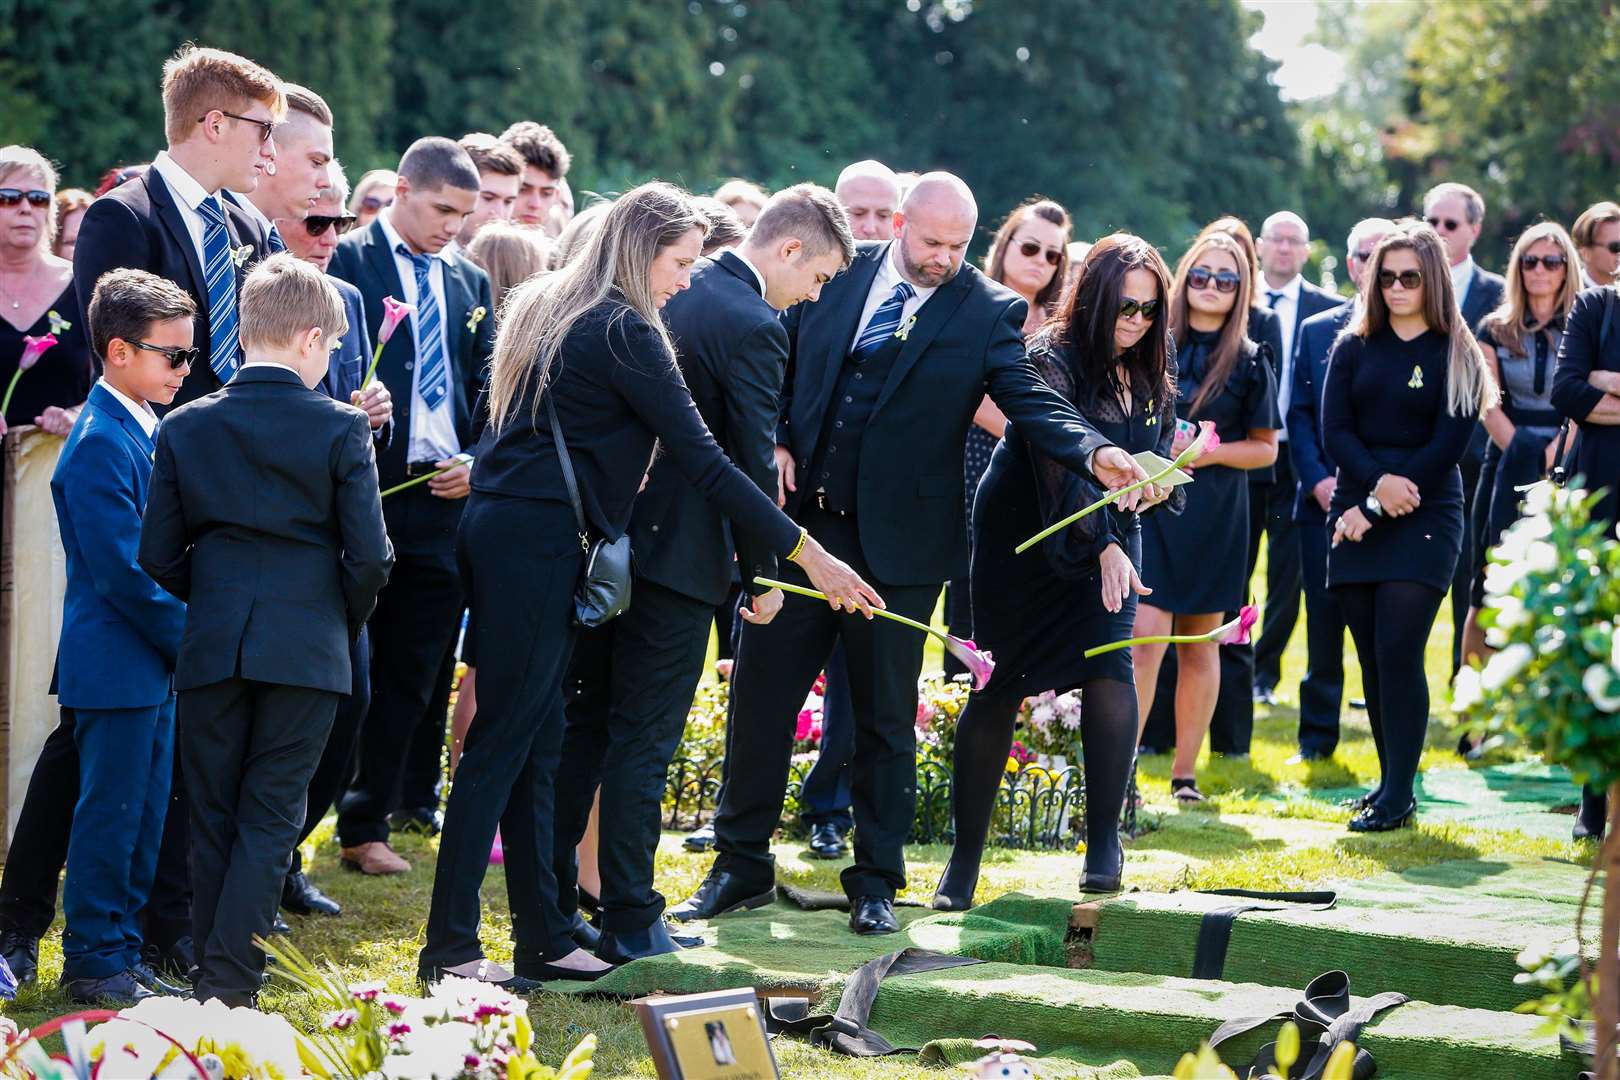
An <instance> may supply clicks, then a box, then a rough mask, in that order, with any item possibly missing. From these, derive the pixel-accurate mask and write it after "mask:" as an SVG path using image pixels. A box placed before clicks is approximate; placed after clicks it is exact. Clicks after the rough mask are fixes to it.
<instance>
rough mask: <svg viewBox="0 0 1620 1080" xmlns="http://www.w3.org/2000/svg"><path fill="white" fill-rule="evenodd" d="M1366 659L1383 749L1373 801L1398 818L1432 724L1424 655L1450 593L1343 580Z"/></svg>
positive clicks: (1371, 707)
mask: <svg viewBox="0 0 1620 1080" xmlns="http://www.w3.org/2000/svg"><path fill="white" fill-rule="evenodd" d="M1333 595H1334V596H1335V597H1336V598H1337V599H1338V601H1339V607H1340V610H1342V611H1343V612H1344V620H1345V622H1346V623H1347V624H1348V625H1349V627H1350V636H1351V637H1352V638H1353V639H1354V640H1355V643H1356V655H1357V656H1358V657H1360V659H1361V684H1362V689H1363V690H1364V691H1365V693H1366V697H1367V717H1368V719H1369V720H1370V721H1371V723H1372V735H1373V744H1374V745H1375V746H1376V747H1377V749H1378V767H1379V774H1380V779H1379V783H1378V787H1377V788H1376V789H1375V790H1374V792H1373V796H1372V799H1373V802H1374V804H1375V805H1377V806H1378V807H1379V808H1380V809H1382V810H1384V811H1386V812H1388V813H1390V814H1393V815H1400V814H1403V813H1405V812H1406V808H1407V807H1408V806H1409V805H1411V802H1412V785H1413V783H1415V782H1416V780H1417V771H1418V760H1419V759H1420V758H1421V757H1422V756H1423V738H1424V735H1425V734H1426V733H1427V731H1428V727H1429V681H1428V678H1427V676H1426V675H1425V673H1424V669H1423V652H1424V648H1425V646H1427V644H1428V641H1429V631H1430V630H1431V629H1432V628H1433V627H1434V618H1435V615H1437V614H1438V613H1439V611H1440V601H1441V600H1443V599H1444V598H1445V594H1444V593H1442V592H1441V591H1440V590H1439V589H1435V588H1432V587H1431V586H1428V585H1422V584H1419V583H1418V582H1415V581H1378V582H1370V583H1367V584H1356V585H1339V586H1336V587H1335V588H1334V590H1333Z"/></svg>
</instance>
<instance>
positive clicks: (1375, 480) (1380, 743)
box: [1322, 222, 1498, 832]
mask: <svg viewBox="0 0 1620 1080" xmlns="http://www.w3.org/2000/svg"><path fill="white" fill-rule="evenodd" d="M1497 396H1498V395H1497V388H1496V380H1495V378H1494V377H1493V376H1492V375H1491V372H1490V369H1489V368H1488V367H1487V366H1486V363H1485V358H1484V356H1483V355H1482V354H1481V352H1480V348H1479V345H1478V343H1477V342H1475V340H1474V335H1473V334H1472V333H1470V332H1469V330H1468V327H1467V325H1466V324H1464V322H1463V319H1462V313H1461V311H1459V310H1458V307H1457V297H1456V293H1455V292H1454V291H1453V289H1452V284H1451V272H1450V269H1449V267H1448V265H1447V260H1446V252H1445V247H1444V246H1443V245H1442V243H1441V241H1440V236H1439V234H1438V233H1436V232H1435V231H1434V230H1433V229H1432V228H1430V227H1429V226H1428V225H1426V224H1423V223H1422V222H1404V223H1402V224H1400V225H1397V226H1396V228H1395V231H1393V232H1391V233H1390V234H1389V235H1387V236H1385V237H1384V239H1383V240H1381V241H1379V243H1378V248H1377V250H1375V251H1374V252H1373V257H1372V265H1371V266H1370V267H1369V268H1368V276H1367V287H1366V295H1365V297H1364V302H1363V303H1362V305H1361V307H1360V309H1359V311H1358V312H1357V313H1356V315H1355V316H1354V318H1353V319H1352V321H1351V323H1350V325H1349V326H1348V327H1346V328H1345V332H1344V334H1343V335H1342V336H1341V337H1340V338H1339V340H1338V341H1337V342H1335V343H1334V346H1333V352H1332V356H1331V358H1330V359H1329V361H1328V375H1327V384H1326V386H1325V387H1324V388H1323V391H1322V436H1323V441H1324V442H1325V444H1326V446H1327V451H1328V454H1329V456H1331V457H1332V458H1333V460H1334V461H1336V462H1338V465H1339V483H1338V487H1337V488H1335V489H1334V492H1333V501H1332V503H1331V504H1330V507H1329V510H1328V525H1327V527H1328V529H1329V530H1330V535H1331V541H1330V543H1331V544H1332V547H1331V548H1330V549H1329V551H1328V586H1329V588H1331V589H1332V590H1333V593H1334V596H1335V597H1336V598H1337V599H1338V601H1339V604H1340V606H1341V608H1342V609H1343V611H1344V616H1345V621H1346V622H1347V623H1348V624H1349V626H1350V636H1351V637H1352V638H1354V639H1355V643H1356V654H1357V655H1358V656H1360V657H1361V678H1362V685H1363V686H1364V687H1365V689H1366V693H1367V713H1368V716H1369V718H1370V719H1371V722H1372V731H1373V742H1374V744H1375V745H1376V747H1377V749H1378V763H1379V767H1380V771H1381V773H1382V776H1381V778H1380V780H1379V785H1378V787H1377V788H1376V789H1375V790H1374V791H1372V792H1371V793H1370V794H1369V795H1368V796H1367V797H1366V799H1365V800H1364V801H1363V806H1362V808H1361V809H1360V811H1359V812H1357V814H1356V816H1355V817H1354V818H1352V819H1351V821H1350V828H1351V830H1352V831H1355V832H1384V831H1387V830H1389V829H1398V828H1400V827H1401V826H1403V825H1407V824H1410V823H1411V821H1412V815H1413V813H1414V812H1415V811H1416V809H1417V804H1416V802H1415V800H1414V799H1413V796H1412V785H1413V783H1414V781H1415V780H1416V779H1417V770H1418V759H1419V757H1420V756H1421V755H1422V752H1423V737H1424V733H1425V730H1426V729H1427V726H1428V721H1429V684H1428V680H1427V678H1426V677H1425V674H1424V668H1423V653H1424V646H1425V645H1426V644H1427V642H1428V639H1429V630H1430V628H1431V627H1432V626H1433V625H1434V618H1435V614H1436V613H1437V612H1438V611H1439V610H1440V601H1441V600H1442V599H1443V598H1444V597H1445V594H1446V589H1447V588H1448V587H1449V586H1450V584H1451V577H1452V573H1453V571H1454V569H1455V568H1456V565H1457V558H1458V556H1459V555H1461V553H1462V545H1463V531H1464V530H1463V494H1462V474H1461V472H1460V471H1459V470H1458V468H1457V463H1458V462H1459V461H1461V460H1462V456H1463V452H1464V451H1465V450H1466V449H1467V448H1468V440H1469V437H1470V436H1471V435H1472V434H1473V430H1474V425H1475V424H1476V423H1478V422H1479V418H1480V416H1481V414H1483V413H1484V412H1485V411H1486V410H1487V409H1490V408H1493V407H1494V406H1495V405H1496V402H1497Z"/></svg>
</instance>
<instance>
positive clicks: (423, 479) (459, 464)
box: [378, 461, 472, 499]
mask: <svg viewBox="0 0 1620 1080" xmlns="http://www.w3.org/2000/svg"><path fill="white" fill-rule="evenodd" d="M471 464H472V462H471V461H457V462H456V463H455V464H454V465H446V466H445V467H444V468H442V469H439V470H438V471H436V472H430V473H425V474H423V475H422V476H418V477H416V478H415V479H414V480H407V481H405V482H404V483H403V484H395V485H394V486H393V487H391V488H389V489H388V490H387V491H384V492H383V493H382V494H381V495H379V496H378V498H381V499H386V498H388V496H390V495H392V494H393V493H394V492H396V491H404V490H405V489H406V488H412V487H415V486H416V485H417V484H425V483H427V482H428V481H429V480H431V479H433V478H434V477H435V476H443V475H444V474H445V473H447V472H451V471H452V470H455V469H459V468H461V467H462V466H463V465H471Z"/></svg>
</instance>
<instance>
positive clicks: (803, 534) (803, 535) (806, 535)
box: [787, 529, 810, 562]
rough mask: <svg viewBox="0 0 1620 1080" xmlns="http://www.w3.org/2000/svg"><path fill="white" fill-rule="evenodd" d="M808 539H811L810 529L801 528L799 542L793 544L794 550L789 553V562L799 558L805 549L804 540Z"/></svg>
mask: <svg viewBox="0 0 1620 1080" xmlns="http://www.w3.org/2000/svg"><path fill="white" fill-rule="evenodd" d="M808 539H810V530H809V529H800V530H799V542H798V543H797V544H794V545H793V550H792V551H790V552H788V553H787V558H788V562H792V561H793V560H794V559H797V558H798V557H799V552H801V551H803V550H804V542H805V541H806V540H808Z"/></svg>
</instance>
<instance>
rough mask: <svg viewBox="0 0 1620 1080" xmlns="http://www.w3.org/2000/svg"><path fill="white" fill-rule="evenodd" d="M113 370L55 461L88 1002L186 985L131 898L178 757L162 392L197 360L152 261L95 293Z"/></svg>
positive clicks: (190, 304)
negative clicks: (151, 568)
mask: <svg viewBox="0 0 1620 1080" xmlns="http://www.w3.org/2000/svg"><path fill="white" fill-rule="evenodd" d="M89 312H90V336H91V340H92V342H93V345H94V348H95V351H96V354H97V355H98V356H99V357H100V358H101V360H102V363H103V374H102V377H101V378H100V380H98V381H97V383H96V385H95V386H94V387H93V388H92V389H91V391H90V397H89V399H88V400H87V401H86V402H85V406H84V410H83V411H82V412H81V413H80V414H79V419H78V421H77V422H76V423H75V424H74V425H73V431H72V433H71V434H69V435H68V438H67V442H66V444H65V445H64V446H63V448H62V455H61V457H60V458H59V459H58V461H57V465H56V471H55V472H54V473H53V474H52V476H51V498H52V500H53V501H54V502H55V504H56V520H57V524H58V526H59V527H60V529H61V534H62V547H63V549H64V550H65V551H66V553H67V592H66V595H65V598H64V600H63V605H62V635H61V639H60V641H59V644H58V648H57V668H56V673H55V677H54V679H53V686H52V687H51V689H52V691H53V692H54V693H56V694H57V696H58V700H59V701H60V702H61V705H62V709H63V711H64V712H69V711H71V713H72V716H73V720H74V729H73V730H74V742H75V745H76V748H77V750H78V759H79V760H78V771H79V775H78V781H79V794H78V802H77V805H76V806H75V807H74V811H73V828H72V833H71V835H70V839H69V841H68V850H67V884H66V887H65V888H64V891H63V895H62V912H63V915H64V917H65V921H66V926H65V928H64V930H63V932H62V984H63V986H64V987H66V989H67V991H68V995H69V996H70V997H71V998H72V999H73V1000H74V1001H75V1002H78V1003H81V1004H89V1003H91V1002H97V1001H104V1000H107V999H111V1000H113V1001H115V1002H117V1003H118V1004H119V1005H129V1004H133V1003H134V1002H136V1001H139V1000H140V999H141V998H144V997H151V996H152V994H153V992H154V991H156V992H161V993H180V992H181V991H180V988H179V987H176V986H173V985H171V984H169V983H166V982H164V981H163V980H162V979H161V978H160V977H159V976H158V975H157V974H156V973H155V972H153V971H152V969H151V968H149V967H147V966H146V964H145V963H144V962H143V961H142V959H141V947H142V945H143V941H142V935H141V931H140V927H139V923H138V921H137V920H136V918H135V915H136V913H137V912H139V911H140V910H141V908H143V907H144V906H145V905H146V901H147V898H148V896H149V895H150V893H151V889H152V882H153V880H154V877H155V875H156V871H157V863H158V848H159V845H160V843H161V841H162V838H163V823H164V819H165V817H166V816H167V811H168V804H169V788H170V783H171V777H172V770H173V764H174V724H175V698H174V687H173V675H174V664H175V658H176V656H177V655H178V652H179V648H180V634H181V630H182V628H183V627H184V625H185V617H186V606H185V604H183V603H181V602H180V601H179V600H176V599H175V598H174V597H172V596H170V595H169V594H168V593H166V592H164V591H163V590H162V589H161V588H159V587H158V584H157V582H155V581H153V580H152V578H151V577H150V576H148V575H147V573H146V571H145V570H143V569H141V567H140V566H139V564H138V563H137V562H136V558H135V555H136V548H137V545H138V544H139V541H140V535H141V512H142V508H143V507H144V506H145V505H146V494H147V488H148V486H149V483H150V480H151V476H152V452H153V449H154V443H153V435H154V432H156V430H157V425H158V418H157V413H156V412H154V411H153V408H152V406H153V405H154V404H158V405H167V404H169V403H170V402H172V401H173V400H174V396H175V394H176V393H177V392H178V391H179V389H180V386H181V383H182V382H183V380H184V379H185V378H186V377H187V375H189V374H190V372H191V365H192V364H193V363H195V362H197V360H198V359H199V353H198V350H197V349H195V348H193V347H192V334H193V327H192V320H193V319H194V318H195V317H196V314H197V305H196V303H195V302H194V301H193V300H192V298H191V297H190V296H188V295H187V294H186V293H185V292H184V290H182V289H180V288H179V287H178V286H177V285H175V284H174V283H173V282H169V281H165V280H163V279H162V278H160V277H157V276H156V275H153V274H149V273H147V272H145V271H144V270H114V271H111V272H109V273H108V274H107V275H106V276H105V277H103V278H102V279H101V281H100V283H99V284H98V285H97V286H96V289H95V292H94V294H93V295H92V296H91V298H90V304H89Z"/></svg>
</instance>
